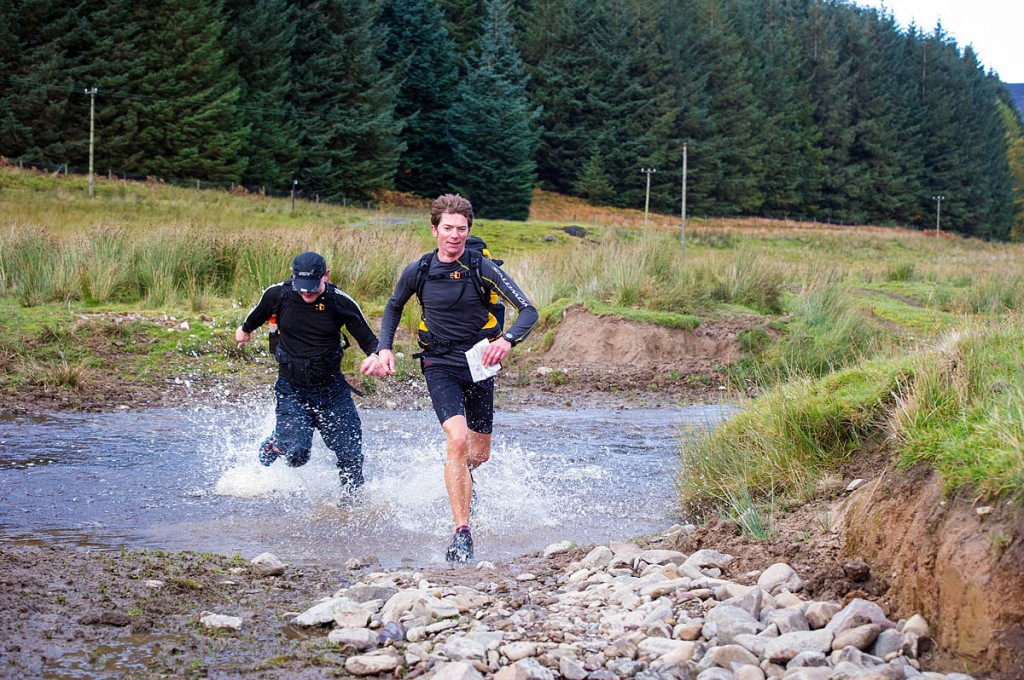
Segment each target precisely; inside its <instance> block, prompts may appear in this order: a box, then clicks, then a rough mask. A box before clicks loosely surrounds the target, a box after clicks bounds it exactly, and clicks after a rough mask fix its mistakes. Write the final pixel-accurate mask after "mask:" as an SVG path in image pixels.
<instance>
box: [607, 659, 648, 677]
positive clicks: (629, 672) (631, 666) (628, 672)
mask: <svg viewBox="0 0 1024 680" xmlns="http://www.w3.org/2000/svg"><path fill="white" fill-rule="evenodd" d="M645 667H646V666H645V665H644V663H643V662H642V661H634V660H632V659H612V660H611V661H609V662H608V670H610V671H611V672H612V673H614V674H615V675H616V676H617V677H620V678H632V677H634V676H636V674H637V673H639V672H640V671H642V670H644V668H645Z"/></svg>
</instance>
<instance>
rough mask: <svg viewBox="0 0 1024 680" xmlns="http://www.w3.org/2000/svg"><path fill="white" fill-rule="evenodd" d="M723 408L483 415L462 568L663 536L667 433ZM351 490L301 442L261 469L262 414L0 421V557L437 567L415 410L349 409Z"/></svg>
mask: <svg viewBox="0 0 1024 680" xmlns="http://www.w3.org/2000/svg"><path fill="white" fill-rule="evenodd" d="M726 415H728V409H727V408H726V407H719V406H703V407H690V408H685V409H683V408H680V409H651V410H604V409H583V410H576V411H563V410H554V409H532V410H526V411H519V412H499V413H498V414H496V417H495V430H494V432H495V433H494V446H493V450H492V455H491V460H490V461H489V462H487V463H485V464H484V465H482V466H481V467H480V468H479V469H478V470H476V471H475V472H474V478H475V486H476V491H477V500H476V502H475V504H474V507H473V519H472V522H473V532H474V537H475V539H476V544H477V557H478V558H479V559H489V560H492V561H496V560H501V559H506V558H509V557H513V556H515V555H518V554H523V553H525V552H529V551H532V550H538V549H540V548H543V547H544V546H545V545H547V544H549V543H552V542H554V541H559V540H565V539H568V540H572V541H575V542H577V543H580V544H585V543H591V542H605V541H608V540H614V539H621V538H627V537H629V536H634V535H638V534H642V533H648V532H650V531H654V530H657V529H660V528H664V527H666V526H668V525H669V524H670V523H672V522H673V521H677V520H678V518H674V517H673V513H674V511H675V510H674V506H673V496H674V489H673V482H674V476H675V474H676V471H677V469H678V467H677V462H676V452H677V448H678V443H679V437H680V436H686V435H685V431H687V430H688V429H689V430H702V429H706V428H709V427H713V426H714V425H715V424H717V423H718V422H719V421H720V420H721V419H723V418H724V417H725V416H726ZM361 416H362V420H363V439H364V442H363V453H364V457H365V466H364V475H365V477H366V484H365V485H364V487H363V488H362V489H361V490H360V492H359V493H358V494H357V495H356V496H355V497H352V498H348V497H342V496H341V490H340V485H339V482H338V477H337V471H336V469H335V466H334V460H335V459H334V454H333V453H332V452H331V451H330V450H328V449H327V448H326V447H325V446H324V444H323V441H322V440H321V439H320V437H319V435H316V436H315V437H314V445H313V453H312V458H311V460H310V462H309V463H307V464H306V465H304V466H302V467H299V468H289V467H288V466H287V465H286V464H285V462H284V461H283V460H281V459H279V460H278V461H276V462H275V463H274V464H273V465H272V466H270V467H263V466H261V465H260V464H259V462H258V460H257V457H256V449H257V447H258V445H259V443H260V442H261V441H262V440H263V438H264V437H265V436H266V435H267V434H269V433H270V431H271V430H272V429H273V427H274V417H273V404H272V403H269V402H266V401H261V402H257V403H254V404H251V405H249V406H248V407H237V406H235V407H229V406H224V407H219V408H202V409H193V410H185V409H157V410H150V411H143V412H139V413H113V414H100V415H91V414H90V415H64V414H62V415H56V416H53V417H48V418H35V419H33V418H28V417H22V416H19V417H16V418H9V419H6V420H0V447H2V449H0V450H2V451H3V453H2V454H0V489H2V494H3V498H4V506H5V512H4V513H3V518H2V519H0V540H7V541H10V540H35V541H43V542H47V543H56V544H73V545H90V546H97V547H101V548H118V547H121V546H127V547H140V548H162V549H175V550H178V549H191V550H213V551H217V552H225V553H233V552H238V553H241V554H242V555H244V556H248V557H251V556H253V555H255V554H257V553H259V552H263V551H270V552H273V553H275V554H277V555H278V556H279V557H281V558H282V559H284V560H286V561H290V562H296V563H312V562H317V563H321V564H335V563H341V562H344V561H345V560H347V559H348V558H350V557H357V558H360V559H364V560H365V559H368V558H371V557H373V558H376V559H379V560H380V562H381V563H382V564H383V565H385V566H395V565H398V564H430V563H437V562H440V561H441V560H442V559H443V551H444V547H445V545H446V544H447V540H448V538H449V537H450V533H451V531H452V521H451V511H450V508H449V505H448V497H447V494H446V493H445V488H444V479H443V474H444V458H445V445H444V436H443V433H442V431H441V428H440V426H439V425H438V424H437V421H436V419H435V417H434V414H433V412H432V411H382V410H373V409H364V410H362V411H361Z"/></svg>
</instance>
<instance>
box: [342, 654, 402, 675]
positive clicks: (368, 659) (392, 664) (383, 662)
mask: <svg viewBox="0 0 1024 680" xmlns="http://www.w3.org/2000/svg"><path fill="white" fill-rule="evenodd" d="M399 664H400V659H399V658H398V657H396V656H394V655H392V654H364V655H361V656H350V657H349V658H348V659H346V660H345V670H346V671H348V672H349V673H351V674H352V675H380V674H381V673H391V672H392V671H394V670H395V669H396V668H398V666H399Z"/></svg>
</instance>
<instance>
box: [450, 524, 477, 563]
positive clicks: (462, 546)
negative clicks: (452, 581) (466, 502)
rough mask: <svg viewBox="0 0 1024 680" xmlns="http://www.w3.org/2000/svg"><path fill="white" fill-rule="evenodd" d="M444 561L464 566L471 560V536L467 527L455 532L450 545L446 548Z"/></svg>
mask: <svg viewBox="0 0 1024 680" xmlns="http://www.w3.org/2000/svg"><path fill="white" fill-rule="evenodd" d="M444 557H445V559H446V560H448V561H449V562H452V563H457V564H465V563H466V562H469V561H470V560H471V559H473V536H472V534H470V533H469V527H462V528H461V529H459V530H458V531H456V532H455V536H454V537H453V538H452V544H451V545H450V546H448V551H447V552H446V553H445V556H444Z"/></svg>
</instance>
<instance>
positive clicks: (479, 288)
mask: <svg viewBox="0 0 1024 680" xmlns="http://www.w3.org/2000/svg"><path fill="white" fill-rule="evenodd" d="M466 253H467V254H468V255H469V271H470V275H471V276H472V277H473V285H474V286H475V287H476V292H477V293H479V294H480V299H481V300H483V301H484V304H485V305H486V304H488V303H489V302H490V300H491V296H490V293H489V291H488V290H487V282H485V281H484V275H483V272H481V271H480V261H481V260H482V259H483V257H484V256H483V253H481V252H480V251H478V250H467V251H466Z"/></svg>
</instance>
